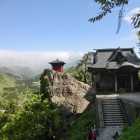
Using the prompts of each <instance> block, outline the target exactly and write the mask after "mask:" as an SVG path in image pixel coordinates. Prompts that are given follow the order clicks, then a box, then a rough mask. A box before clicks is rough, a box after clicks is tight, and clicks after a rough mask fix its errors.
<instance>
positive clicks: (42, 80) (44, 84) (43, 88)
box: [40, 70, 50, 99]
mask: <svg viewBox="0 0 140 140" xmlns="http://www.w3.org/2000/svg"><path fill="white" fill-rule="evenodd" d="M40 85H41V86H40V94H43V96H42V99H45V98H48V99H50V96H49V93H48V92H47V91H46V87H47V86H48V83H47V76H46V74H45V70H44V72H43V73H42V74H41V77H40Z"/></svg>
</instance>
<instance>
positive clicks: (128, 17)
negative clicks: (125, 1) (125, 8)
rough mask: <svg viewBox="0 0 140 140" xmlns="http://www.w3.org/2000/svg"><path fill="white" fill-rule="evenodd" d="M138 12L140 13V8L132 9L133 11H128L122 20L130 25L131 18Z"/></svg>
mask: <svg viewBox="0 0 140 140" xmlns="http://www.w3.org/2000/svg"><path fill="white" fill-rule="evenodd" d="M139 11H140V8H139V7H137V8H134V9H132V10H130V11H129V12H128V13H126V16H125V17H124V18H123V19H124V20H126V21H127V22H129V23H132V20H131V18H132V17H133V16H134V15H135V14H137V13H139Z"/></svg>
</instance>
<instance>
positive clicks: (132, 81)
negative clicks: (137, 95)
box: [131, 74, 133, 92]
mask: <svg viewBox="0 0 140 140" xmlns="http://www.w3.org/2000/svg"><path fill="white" fill-rule="evenodd" d="M131 92H133V75H132V74H131Z"/></svg>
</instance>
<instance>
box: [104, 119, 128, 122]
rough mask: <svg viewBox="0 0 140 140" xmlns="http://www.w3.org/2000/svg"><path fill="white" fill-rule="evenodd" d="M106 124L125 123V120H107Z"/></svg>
mask: <svg viewBox="0 0 140 140" xmlns="http://www.w3.org/2000/svg"><path fill="white" fill-rule="evenodd" d="M104 122H105V123H107V122H125V121H124V119H123V120H105V121H104Z"/></svg>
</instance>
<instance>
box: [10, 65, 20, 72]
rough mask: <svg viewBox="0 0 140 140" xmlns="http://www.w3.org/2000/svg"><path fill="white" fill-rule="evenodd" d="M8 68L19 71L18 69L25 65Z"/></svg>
mask: <svg viewBox="0 0 140 140" xmlns="http://www.w3.org/2000/svg"><path fill="white" fill-rule="evenodd" d="M8 68H9V69H11V70H13V71H15V72H17V71H19V70H21V69H22V68H23V67H21V66H9V67H8Z"/></svg>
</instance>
